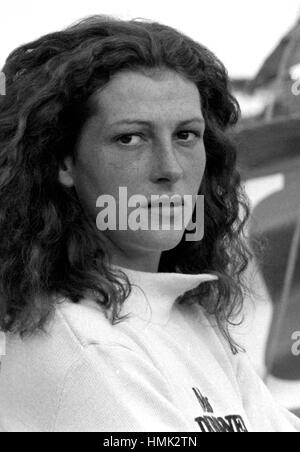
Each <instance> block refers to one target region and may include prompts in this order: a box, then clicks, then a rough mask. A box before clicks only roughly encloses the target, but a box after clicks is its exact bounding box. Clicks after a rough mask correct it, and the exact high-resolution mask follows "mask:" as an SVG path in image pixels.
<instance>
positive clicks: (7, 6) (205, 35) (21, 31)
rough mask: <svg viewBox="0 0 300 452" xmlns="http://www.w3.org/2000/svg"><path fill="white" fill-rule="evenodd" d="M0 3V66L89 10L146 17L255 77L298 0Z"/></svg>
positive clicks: (238, 73)
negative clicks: (25, 46) (14, 52)
mask: <svg viewBox="0 0 300 452" xmlns="http://www.w3.org/2000/svg"><path fill="white" fill-rule="evenodd" d="M1 3H2V5H1V6H0V66H1V68H2V67H3V65H4V62H5V60H6V58H7V56H8V54H9V53H10V52H11V51H12V50H14V49H15V48H16V47H18V46H19V45H21V44H24V43H27V42H30V41H32V40H34V39H37V38H38V37H40V36H42V35H44V34H47V33H49V32H53V31H57V30H60V29H62V28H65V27H67V26H68V25H70V24H71V23H73V22H75V21H77V20H78V19H80V18H83V17H86V16H89V15H92V14H108V15H114V16H118V17H119V18H122V19H132V18H138V17H142V18H146V19H152V20H156V21H159V22H162V23H165V24H167V25H170V26H173V27H175V28H177V29H179V30H181V31H182V32H184V33H186V34H189V35H190V36H191V37H192V38H193V39H195V40H197V41H198V42H201V43H202V44H204V45H206V46H207V47H208V48H210V49H211V50H212V51H213V52H214V53H215V54H216V55H217V56H218V57H219V58H220V59H221V60H222V61H223V63H224V64H225V66H226V67H227V69H228V71H229V74H230V75H231V76H232V77H253V76H254V75H255V74H256V73H257V71H258V70H259V68H260V66H261V64H262V63H263V61H264V60H265V58H266V56H267V55H268V54H269V53H270V52H271V51H272V49H273V48H274V47H275V46H276V45H277V43H278V42H279V40H280V39H281V38H282V36H284V34H285V33H286V32H287V31H288V30H289V28H290V27H291V26H292V25H293V24H294V23H295V20H296V18H297V15H298V14H299V12H300V0H184V1H181V2H178V1H176V0H148V1H143V0H107V1H106V2H103V1H101V0H83V1H77V0H73V1H71V0H51V1H49V2H45V1H41V0H26V1H23V0H8V1H5V2H4V1H3V2H1Z"/></svg>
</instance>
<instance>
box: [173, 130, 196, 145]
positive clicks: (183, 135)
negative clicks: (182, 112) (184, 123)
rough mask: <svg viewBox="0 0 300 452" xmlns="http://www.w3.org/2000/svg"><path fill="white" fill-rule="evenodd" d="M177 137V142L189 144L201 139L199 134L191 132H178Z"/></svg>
mask: <svg viewBox="0 0 300 452" xmlns="http://www.w3.org/2000/svg"><path fill="white" fill-rule="evenodd" d="M177 137H178V139H179V140H181V141H184V142H186V143H189V142H192V141H194V140H196V139H198V138H201V134H200V133H199V132H196V131H192V130H183V131H182V132H178V134H177Z"/></svg>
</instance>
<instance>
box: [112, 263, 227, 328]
mask: <svg viewBox="0 0 300 452" xmlns="http://www.w3.org/2000/svg"><path fill="white" fill-rule="evenodd" d="M112 267H113V268H115V269H116V270H121V271H122V272H124V273H125V274H126V275H127V276H128V279H129V281H130V282H131V284H132V285H133V287H132V293H131V295H130V296H129V298H127V300H126V301H125V303H124V305H123V306H122V311H121V314H122V315H126V314H133V315H134V316H137V317H139V318H141V319H143V320H146V321H148V322H151V323H156V324H165V323H167V322H168V320H169V318H170V314H171V311H172V309H173V307H174V305H175V301H176V299H177V298H178V297H179V296H181V295H183V294H184V293H185V292H187V291H190V290H192V289H195V288H196V287H198V286H199V285H200V284H202V283H204V282H209V281H216V280H218V277H217V276H216V275H212V274H206V273H199V274H183V273H179V272H178V273H150V272H142V271H137V270H132V269H128V268H124V267H121V266H116V265H113V266H112Z"/></svg>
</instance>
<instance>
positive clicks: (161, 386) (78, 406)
mask: <svg viewBox="0 0 300 452" xmlns="http://www.w3.org/2000/svg"><path fill="white" fill-rule="evenodd" d="M119 268H120V267H119ZM122 270H123V271H124V272H126V273H127V275H128V276H129V279H130V280H131V282H132V283H133V284H135V286H134V288H133V292H132V294H131V296H130V297H129V298H128V299H127V300H126V302H125V305H124V306H123V311H122V314H127V313H130V315H131V316H130V318H129V319H128V320H126V321H123V322H121V323H119V324H117V325H114V326H112V325H111V324H110V322H109V320H108V319H107V318H106V317H105V314H104V312H103V311H102V310H101V308H99V307H98V306H97V305H96V303H94V302H93V301H91V300H83V301H82V302H81V303H80V304H73V303H71V302H70V301H68V300H65V301H63V302H62V303H61V304H59V305H57V309H56V313H55V317H54V319H53V321H51V324H50V326H49V327H48V333H47V334H45V333H39V334H36V335H35V336H33V337H31V338H27V339H25V340H21V339H20V338H19V337H18V336H12V335H7V349H6V356H4V357H2V365H1V370H0V431H2V432H76V431H79V432H198V433H199V432H215V431H233V432H244V431H252V432H253V431H258V432H296V431H298V432H300V420H298V419H297V418H296V417H294V416H293V415H291V414H290V413H288V412H287V411H286V410H284V409H281V408H280V407H278V406H277V405H276V403H275V402H274V401H273V399H272V397H271V395H270V394H269V392H268V390H267V389H266V387H265V386H264V384H263V383H262V381H261V380H260V379H259V378H258V376H257V375H256V374H255V372H254V371H253V369H252V367H251V365H250V364H249V361H248V358H247V356H246V354H244V353H240V354H238V355H236V356H234V355H233V354H232V352H231V351H230V347H229V345H228V344H227V342H226V341H225V340H224V339H223V338H222V336H221V335H220V333H219V332H218V330H217V329H216V328H215V327H214V326H212V324H211V323H210V322H209V320H208V318H207V317H206V315H205V313H204V311H203V309H202V308H201V307H198V306H186V307H183V306H180V305H179V304H178V303H175V299H176V298H177V297H178V296H179V295H181V294H183V293H184V292H186V291H187V290H190V289H193V288H195V287H197V286H198V285H199V284H200V283H202V282H205V281H212V280H214V279H216V277H214V276H213V275H202V274H200V275H183V274H180V273H169V274H165V273H164V274H161V273H144V272H137V271H133V270H128V269H124V268H122ZM147 300H148V301H147ZM151 314H152V315H151Z"/></svg>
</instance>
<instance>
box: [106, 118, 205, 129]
mask: <svg viewBox="0 0 300 452" xmlns="http://www.w3.org/2000/svg"><path fill="white" fill-rule="evenodd" d="M191 122H198V123H199V124H204V123H205V121H204V119H203V118H201V117H198V116H197V117H195V118H191V119H186V120H184V121H180V122H179V123H178V124H177V126H181V127H182V126H185V125H187V124H190V123H191ZM123 124H127V125H132V124H138V125H142V126H149V125H152V124H153V123H152V122H151V121H142V120H139V119H122V120H120V121H117V122H114V123H112V124H111V125H112V126H118V125H123Z"/></svg>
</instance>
